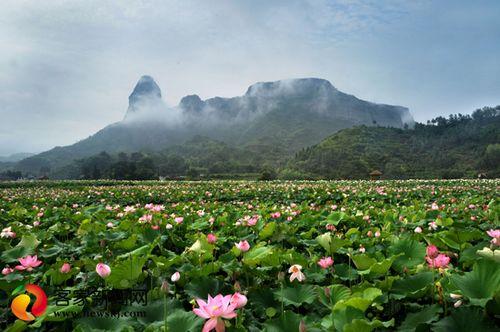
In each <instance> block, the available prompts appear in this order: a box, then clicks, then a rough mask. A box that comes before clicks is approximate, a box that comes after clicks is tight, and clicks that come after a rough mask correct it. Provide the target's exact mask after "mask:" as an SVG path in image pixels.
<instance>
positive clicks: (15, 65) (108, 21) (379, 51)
mask: <svg viewBox="0 0 500 332" xmlns="http://www.w3.org/2000/svg"><path fill="white" fill-rule="evenodd" d="M499 17H500V1H496V0H490V1H482V0H478V1H459V0H439V1H427V0H425V1H424V0H422V1H419V0H415V1H403V0H387V1H383V0H372V1H370V0H367V1H361V0H303V1H299V0H276V1H270V0H252V1H243V0H241V1H238V0H232V1H231V0H211V1H202V0H200V1H191V0H182V1H174V0H161V1H160V0H152V1H146V0H142V1H140V0H129V1H125V0H109V1H105V0H85V1H83V0H82V1H63V0H51V1H39V0H2V4H1V6H0V155H8V154H11V153H17V152H41V151H44V150H47V149H50V148H52V147H54V146H63V145H68V144H72V143H74V142H76V141H78V140H81V139H84V138H86V137H88V136H90V135H92V134H93V133H95V132H96V131H98V130H99V129H101V128H103V127H105V126H106V125H108V124H110V123H113V122H116V121H120V120H121V119H123V116H124V115H125V112H126V109H127V105H128V99H127V98H128V96H129V94H130V93H131V91H132V89H133V87H134V85H135V83H136V82H137V80H138V79H139V78H140V76H142V75H144V74H148V75H151V76H153V77H154V78H155V80H156V81H157V83H158V84H159V86H160V87H161V89H162V93H163V98H164V99H165V101H166V103H167V104H169V105H177V104H178V102H179V100H180V99H181V98H182V97H183V96H185V95H188V94H198V95H199V96H200V97H201V98H202V99H206V98H210V97H214V96H221V97H232V96H237V95H242V94H244V93H245V91H246V89H247V87H248V86H249V85H251V84H253V83H255V82H261V81H274V80H280V79H289V78H299V77H319V78H324V79H327V80H329V81H330V82H331V83H332V84H333V85H334V86H335V87H336V88H337V89H339V90H341V91H343V92H346V93H350V94H354V95H356V96H357V97H358V98H361V99H364V100H368V101H373V102H378V103H386V104H395V105H402V106H406V107H408V108H409V109H410V112H411V113H412V115H413V117H414V118H415V119H416V120H417V121H420V122H425V121H426V120H428V119H431V118H433V117H436V116H439V115H444V116H446V115H448V114H450V113H462V114H466V113H471V112H472V111H473V110H475V109H477V108H479V107H483V106H496V105H498V104H500V56H499V54H500V42H499V41H500V19H499Z"/></svg>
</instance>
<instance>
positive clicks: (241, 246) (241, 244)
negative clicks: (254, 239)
mask: <svg viewBox="0 0 500 332" xmlns="http://www.w3.org/2000/svg"><path fill="white" fill-rule="evenodd" d="M234 245H235V246H236V248H238V249H239V250H241V251H243V252H245V251H248V250H250V244H249V243H248V241H247V240H243V241H240V242H238V243H235V244H234Z"/></svg>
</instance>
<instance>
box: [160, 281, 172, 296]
mask: <svg viewBox="0 0 500 332" xmlns="http://www.w3.org/2000/svg"><path fill="white" fill-rule="evenodd" d="M160 290H161V291H162V293H165V294H168V291H169V290H170V286H169V285H168V282H167V281H166V280H163V282H162V283H161V287H160Z"/></svg>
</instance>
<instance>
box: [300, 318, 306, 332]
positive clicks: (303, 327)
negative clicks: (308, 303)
mask: <svg viewBox="0 0 500 332" xmlns="http://www.w3.org/2000/svg"><path fill="white" fill-rule="evenodd" d="M299 332H307V326H306V323H304V321H303V320H301V321H300V324H299Z"/></svg>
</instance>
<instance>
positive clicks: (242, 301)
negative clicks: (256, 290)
mask: <svg viewBox="0 0 500 332" xmlns="http://www.w3.org/2000/svg"><path fill="white" fill-rule="evenodd" d="M247 302H248V299H247V297H246V296H245V295H243V294H240V293H238V292H236V293H234V294H233V296H231V304H233V303H235V304H236V309H238V308H242V307H244V306H245V305H246V304H247Z"/></svg>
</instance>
